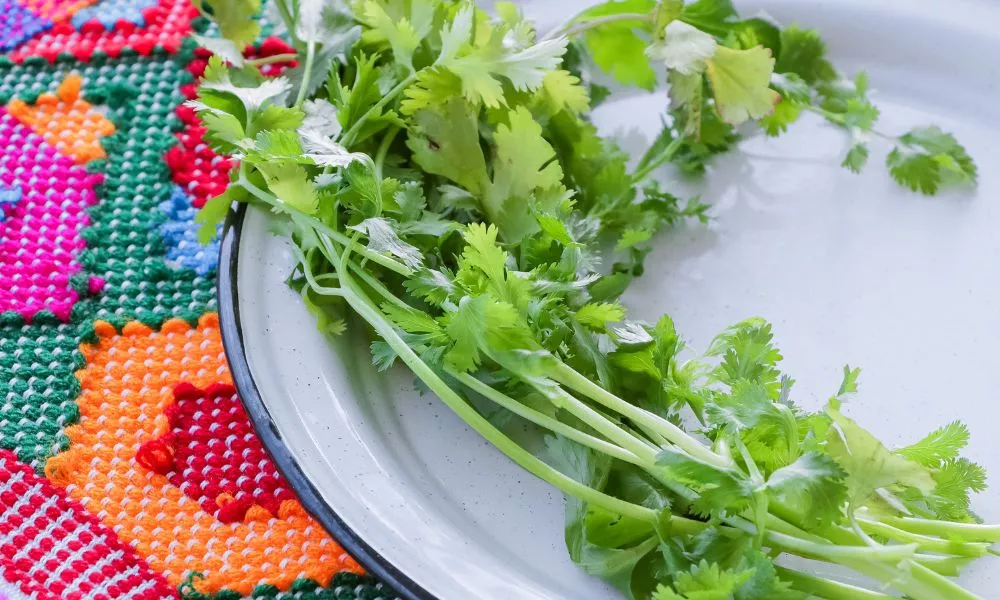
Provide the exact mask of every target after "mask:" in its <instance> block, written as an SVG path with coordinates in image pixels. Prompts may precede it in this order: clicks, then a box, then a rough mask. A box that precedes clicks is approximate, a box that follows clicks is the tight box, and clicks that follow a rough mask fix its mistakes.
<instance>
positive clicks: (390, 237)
mask: <svg viewBox="0 0 1000 600" xmlns="http://www.w3.org/2000/svg"><path fill="white" fill-rule="evenodd" d="M394 225H395V224H394V223H393V222H392V221H390V220H389V219H385V218H382V217H370V218H368V219H365V220H364V221H362V222H360V223H358V224H357V225H352V226H350V227H349V228H350V229H353V230H355V231H360V232H361V233H364V234H365V235H367V236H368V249H369V250H371V251H372V252H377V253H379V254H390V255H392V256H395V257H396V258H398V259H399V260H401V261H402V262H403V264H405V265H406V266H408V267H410V268H412V269H415V268H418V267H420V265H421V264H422V263H423V254H421V252H420V250H418V249H417V248H415V247H414V246H412V245H410V244H408V243H406V242H404V241H403V240H402V239H400V237H399V235H398V234H397V233H396V230H395V228H394Z"/></svg>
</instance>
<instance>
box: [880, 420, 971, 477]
mask: <svg viewBox="0 0 1000 600" xmlns="http://www.w3.org/2000/svg"><path fill="white" fill-rule="evenodd" d="M968 443H969V428H968V427H966V426H965V425H964V424H963V423H962V422H961V421H952V422H951V423H948V424H947V425H945V426H944V427H940V428H938V429H935V430H934V431H932V432H930V433H929V434H927V437H925V438H924V439H922V440H920V441H919V442H917V443H915V444H911V445H909V446H906V447H905V448H900V449H899V450H897V451H896V454H899V455H900V456H902V457H904V458H908V459H909V460H912V461H914V462H918V463H920V464H922V465H924V466H925V467H930V468H935V469H936V468H938V467H940V466H941V463H943V462H946V461H950V460H954V459H956V458H958V453H959V451H960V450H961V449H962V448H964V447H965V446H966V444H968Z"/></svg>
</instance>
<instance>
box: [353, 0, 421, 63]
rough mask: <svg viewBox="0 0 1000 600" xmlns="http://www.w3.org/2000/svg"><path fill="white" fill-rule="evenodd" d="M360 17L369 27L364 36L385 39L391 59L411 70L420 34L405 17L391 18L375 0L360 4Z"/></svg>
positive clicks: (370, 38)
mask: <svg viewBox="0 0 1000 600" xmlns="http://www.w3.org/2000/svg"><path fill="white" fill-rule="evenodd" d="M361 17H362V18H363V19H364V21H365V22H366V24H367V25H368V27H369V28H370V29H369V30H368V31H366V32H365V34H364V36H365V38H366V39H369V40H372V39H374V40H385V41H386V42H388V44H389V47H390V48H392V56H393V59H394V60H395V61H396V62H397V63H398V64H399V65H401V66H403V67H406V68H407V69H408V70H411V71H412V70H413V53H414V52H415V51H416V49H417V46H419V45H420V39H421V36H420V35H419V34H418V33H417V30H416V29H414V27H413V25H412V24H410V21H409V19H407V18H406V17H399V18H398V19H393V18H392V17H390V16H389V14H388V13H386V11H385V9H384V8H382V5H381V4H380V3H379V2H377V1H376V0H367V1H366V2H364V3H363V4H362V11H361Z"/></svg>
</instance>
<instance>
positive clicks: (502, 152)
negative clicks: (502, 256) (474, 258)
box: [483, 106, 563, 242]
mask: <svg viewBox="0 0 1000 600" xmlns="http://www.w3.org/2000/svg"><path fill="white" fill-rule="evenodd" d="M508 120H509V125H503V124H501V125H500V126H499V127H497V131H496V134H495V135H494V136H493V141H494V144H495V145H496V152H495V155H494V157H493V161H492V164H493V182H492V184H491V185H490V186H489V188H488V189H487V190H486V193H485V195H484V197H483V210H484V211H485V212H486V214H487V216H488V217H489V218H490V220H491V221H492V222H494V223H496V224H497V226H498V227H499V229H500V232H501V234H502V235H503V238H504V240H505V241H508V242H518V241H520V240H521V239H522V238H523V237H524V236H525V235H527V234H529V233H532V232H533V231H535V229H536V228H537V227H538V224H537V221H536V220H535V219H534V218H533V217H532V216H531V211H530V209H529V207H530V206H531V205H530V204H529V196H531V195H532V194H533V193H534V192H536V191H541V190H548V189H553V188H557V187H559V186H560V185H561V181H562V176H563V172H562V169H561V168H560V166H559V163H558V162H557V161H555V160H553V159H554V158H555V150H554V149H553V148H552V146H551V145H550V144H549V143H548V142H547V141H545V139H544V138H543V137H542V128H541V126H540V125H539V124H538V123H537V122H536V121H535V119H534V118H533V117H532V116H531V113H530V112H529V111H528V109H527V108H525V107H523V106H522V107H519V108H517V109H516V110H513V111H511V112H509V113H508ZM552 208H553V207H552V206H539V207H538V209H539V210H541V211H544V212H547V211H548V210H550V209H552Z"/></svg>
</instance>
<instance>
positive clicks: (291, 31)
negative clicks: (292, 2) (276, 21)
mask: <svg viewBox="0 0 1000 600" xmlns="http://www.w3.org/2000/svg"><path fill="white" fill-rule="evenodd" d="M274 5H275V6H277V7H278V12H279V13H280V14H281V20H282V21H284V22H285V31H287V32H288V36H289V37H290V38H291V40H292V45H293V46H297V45H298V41H299V38H298V36H297V35H296V34H295V16H294V15H292V13H290V12H289V11H288V5H287V4H285V0H274Z"/></svg>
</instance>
